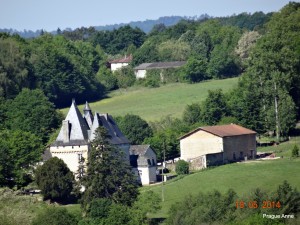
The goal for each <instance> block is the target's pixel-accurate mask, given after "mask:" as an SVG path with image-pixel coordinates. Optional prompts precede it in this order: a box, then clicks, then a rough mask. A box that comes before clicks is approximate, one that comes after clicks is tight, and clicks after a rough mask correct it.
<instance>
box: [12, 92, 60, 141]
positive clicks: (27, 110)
mask: <svg viewBox="0 0 300 225" xmlns="http://www.w3.org/2000/svg"><path fill="white" fill-rule="evenodd" d="M6 111H7V112H6V116H7V120H6V125H7V126H8V127H9V128H10V129H13V130H22V131H27V132H31V133H33V134H35V135H36V136H38V137H41V138H42V139H43V141H44V142H46V141H47V139H48V137H49V135H50V134H51V133H52V131H53V130H54V129H56V128H58V126H59V124H60V121H61V118H60V116H59V114H58V113H57V112H56V110H55V108H54V105H53V104H52V103H51V102H49V100H48V98H47V97H46V96H45V95H44V93H43V92H42V91H41V90H39V89H36V90H29V89H23V90H22V91H21V92H20V94H19V95H18V96H17V97H16V98H15V99H14V100H12V101H11V102H10V104H9V105H8V106H7V109H6Z"/></svg>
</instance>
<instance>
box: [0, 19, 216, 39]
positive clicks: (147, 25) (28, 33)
mask: <svg viewBox="0 0 300 225" xmlns="http://www.w3.org/2000/svg"><path fill="white" fill-rule="evenodd" d="M208 18H211V17H210V16H209V15H207V14H202V15H200V16H190V17H187V16H163V17H159V18H158V19H156V20H145V21H133V22H129V23H119V24H113V25H105V26H94V27H95V29H96V30H97V31H101V30H113V29H118V28H120V27H122V26H125V25H129V26H131V27H138V28H140V29H141V30H143V31H144V32H145V33H148V32H150V31H151V30H152V28H153V26H154V25H157V24H164V25H165V26H167V27H168V26H173V25H175V24H177V23H178V22H179V21H180V20H195V21H196V20H203V19H208ZM65 30H67V31H72V29H70V28H66V29H65ZM0 32H5V33H9V34H18V35H20V36H21V37H23V38H34V37H38V36H40V35H41V33H42V32H43V30H42V29H40V30H36V31H32V30H23V31H18V30H15V29H12V28H8V29H1V28H0ZM47 32H48V31H47ZM49 33H51V34H54V35H55V34H56V33H57V31H51V32H49Z"/></svg>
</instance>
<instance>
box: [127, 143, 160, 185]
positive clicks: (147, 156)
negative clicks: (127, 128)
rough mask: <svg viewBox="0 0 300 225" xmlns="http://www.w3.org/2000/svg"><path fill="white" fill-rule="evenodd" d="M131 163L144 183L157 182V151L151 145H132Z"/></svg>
mask: <svg viewBox="0 0 300 225" xmlns="http://www.w3.org/2000/svg"><path fill="white" fill-rule="evenodd" d="M129 152H130V165H131V166H132V168H133V171H134V173H135V174H136V176H137V177H138V181H139V182H140V183H141V184H142V185H149V184H152V183H155V182H156V169H157V166H156V164H157V161H156V153H155V152H154V151H153V149H152V148H151V147H150V145H131V146H130V150H129Z"/></svg>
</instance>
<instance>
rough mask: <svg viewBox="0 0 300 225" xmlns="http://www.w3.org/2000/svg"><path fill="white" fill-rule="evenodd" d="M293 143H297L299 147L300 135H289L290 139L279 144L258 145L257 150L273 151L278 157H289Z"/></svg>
mask: <svg viewBox="0 0 300 225" xmlns="http://www.w3.org/2000/svg"><path fill="white" fill-rule="evenodd" d="M294 145H298V146H299V148H300V136H298V137H291V139H290V141H286V142H282V143H280V144H279V145H274V146H267V147H258V148H257V151H258V152H274V153H275V156H278V157H281V156H283V157H291V155H292V149H293V147H294Z"/></svg>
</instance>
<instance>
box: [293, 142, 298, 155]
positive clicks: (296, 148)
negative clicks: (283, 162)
mask: <svg viewBox="0 0 300 225" xmlns="http://www.w3.org/2000/svg"><path fill="white" fill-rule="evenodd" d="M292 157H299V147H298V145H294V147H293V149H292Z"/></svg>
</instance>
